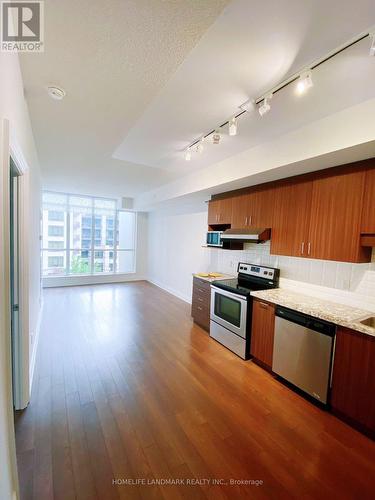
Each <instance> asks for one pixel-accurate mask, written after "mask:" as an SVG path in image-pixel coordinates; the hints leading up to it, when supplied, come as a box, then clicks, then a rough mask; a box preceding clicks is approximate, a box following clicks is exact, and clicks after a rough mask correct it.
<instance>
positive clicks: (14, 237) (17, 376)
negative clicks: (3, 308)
mask: <svg viewBox="0 0 375 500" xmlns="http://www.w3.org/2000/svg"><path fill="white" fill-rule="evenodd" d="M9 177H10V186H9V188H10V189H9V192H10V197H9V199H10V207H9V208H10V210H9V213H10V307H11V311H10V313H11V346H12V381H13V384H12V386H13V404H14V408H15V409H16V410H18V409H20V408H21V407H22V404H21V398H22V396H21V394H22V360H21V359H20V352H21V345H20V339H21V336H20V335H21V329H20V314H19V178H18V172H17V169H16V168H15V165H14V163H13V162H12V160H11V162H10V176H9Z"/></svg>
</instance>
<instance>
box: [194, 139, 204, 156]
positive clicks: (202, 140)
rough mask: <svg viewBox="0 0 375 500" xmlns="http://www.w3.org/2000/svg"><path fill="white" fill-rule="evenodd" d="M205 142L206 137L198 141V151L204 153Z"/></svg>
mask: <svg viewBox="0 0 375 500" xmlns="http://www.w3.org/2000/svg"><path fill="white" fill-rule="evenodd" d="M203 142H204V139H201V140H200V141H199V142H198V144H197V147H196V148H195V150H196V152H197V153H203V149H204V146H203Z"/></svg>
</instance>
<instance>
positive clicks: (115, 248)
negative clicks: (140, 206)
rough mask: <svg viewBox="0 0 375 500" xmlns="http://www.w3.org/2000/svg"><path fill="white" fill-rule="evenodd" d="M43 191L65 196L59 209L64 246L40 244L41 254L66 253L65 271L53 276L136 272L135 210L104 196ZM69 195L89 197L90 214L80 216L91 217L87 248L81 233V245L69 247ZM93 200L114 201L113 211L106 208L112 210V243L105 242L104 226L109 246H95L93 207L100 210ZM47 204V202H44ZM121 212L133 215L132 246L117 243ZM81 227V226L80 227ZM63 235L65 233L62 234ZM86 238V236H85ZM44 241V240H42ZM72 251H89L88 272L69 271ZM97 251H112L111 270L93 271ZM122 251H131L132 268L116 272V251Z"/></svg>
mask: <svg viewBox="0 0 375 500" xmlns="http://www.w3.org/2000/svg"><path fill="white" fill-rule="evenodd" d="M45 193H50V194H57V195H63V196H65V197H66V202H65V204H62V205H61V207H62V208H61V210H62V211H64V212H65V213H66V218H65V220H64V225H65V224H66V227H64V226H63V227H64V229H65V230H66V237H65V242H66V246H64V247H63V248H59V249H50V248H48V244H46V247H45V246H44V245H42V248H41V253H42V255H43V253H44V252H48V251H49V252H51V251H52V252H54V251H56V252H64V253H65V255H66V258H65V262H66V265H65V272H64V274H61V275H58V276H54V278H64V277H79V276H81V277H83V276H103V275H122V274H123V275H124V274H134V273H136V269H137V229H138V214H137V212H135V211H134V210H126V209H121V208H118V202H117V200H116V199H114V198H104V197H99V196H89V195H78V194H70V193H60V192H55V191H48V190H46V191H43V194H45ZM71 197H79V198H87V199H90V201H91V203H90V207H89V208H90V215H88V213H86V214H85V215H82V217H87V218H88V217H90V218H91V238H90V240H91V241H90V243H91V244H90V246H89V247H88V248H84V247H83V245H82V240H83V239H84V238H82V235H81V245H80V248H71V241H70V240H71V234H70V232H71V225H70V224H71V208H72V206H75V205H74V204H71V203H70V199H71ZM95 200H107V201H111V202H114V208H113V211H112V209H108V212H112V213H113V225H112V224H111V226H112V227H111V228H110V230H111V231H113V243H112V245H107V244H106V242H107V231H108V228H107V227H106V228H105V242H104V246H108V247H109V248H97V245H96V240H95V226H96V219H97V218H98V215H97V214H96V213H95V209H96V208H97V209H98V210H100V208H98V207H96V206H95ZM46 204H47V203H46ZM42 208H43V210H44V202H43V205H42ZM46 210H49V209H46ZM121 212H129V213H132V214H133V216H134V224H133V238H132V243H133V244H132V247H133V248H131V249H130V248H124V249H123V248H120V246H118V245H117V231H118V226H119V224H118V221H119V214H120V213H121ZM100 217H101V216H100ZM48 221H49V218H48V217H47V223H48ZM86 228H87V229H90V228H88V227H85V229H86ZM82 229H83V227H82ZM100 230H101V233H102V238H103V234H104V233H103V228H101V229H100ZM63 233H65V231H63ZM64 236H65V234H64ZM43 237H44V231H43ZM47 237H49V235H48V230H47ZM50 237H54V236H50ZM86 239H88V238H86ZM43 243H44V241H43ZM74 251H79V252H82V251H88V252H91V253H90V258H91V268H90V272H89V273H84V274H73V273H71V272H70V262H71V253H72V252H74ZM98 251H102V252H113V270H112V271H109V272H94V269H95V252H98ZM123 251H129V252H133V268H132V269H131V270H130V271H126V272H116V269H117V260H118V252H123ZM108 255H110V253H108ZM43 272H44V268H43ZM50 277H51V276H49V275H48V274H46V275H43V278H50Z"/></svg>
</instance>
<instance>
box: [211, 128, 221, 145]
mask: <svg viewBox="0 0 375 500" xmlns="http://www.w3.org/2000/svg"><path fill="white" fill-rule="evenodd" d="M220 139H221V132H220V129H217V130H215V132H214V133H213V136H212V142H213V144H219V142H220Z"/></svg>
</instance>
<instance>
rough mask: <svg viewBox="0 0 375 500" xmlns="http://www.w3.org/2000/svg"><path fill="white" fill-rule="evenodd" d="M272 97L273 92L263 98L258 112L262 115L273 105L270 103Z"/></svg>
mask: <svg viewBox="0 0 375 500" xmlns="http://www.w3.org/2000/svg"><path fill="white" fill-rule="evenodd" d="M271 99H272V94H268V95H266V96H265V98H264V99H263V104H261V106H259V108H258V112H259V114H260V116H263V115H265V114H266V113H268V111H269V110H270V109H271V105H270V100H271Z"/></svg>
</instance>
